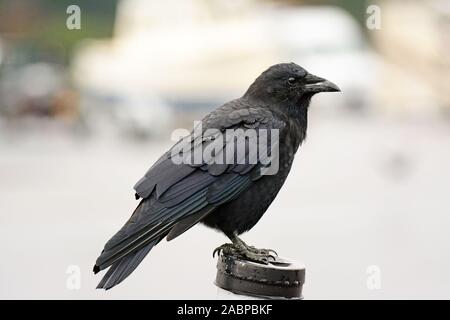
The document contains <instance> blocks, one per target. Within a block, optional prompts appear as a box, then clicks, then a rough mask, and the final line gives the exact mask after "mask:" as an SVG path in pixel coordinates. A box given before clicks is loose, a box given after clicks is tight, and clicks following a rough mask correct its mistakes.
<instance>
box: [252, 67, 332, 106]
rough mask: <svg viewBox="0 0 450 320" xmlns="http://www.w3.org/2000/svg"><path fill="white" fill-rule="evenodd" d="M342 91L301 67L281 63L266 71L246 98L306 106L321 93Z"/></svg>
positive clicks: (257, 79)
mask: <svg viewBox="0 0 450 320" xmlns="http://www.w3.org/2000/svg"><path fill="white" fill-rule="evenodd" d="M334 91H341V90H340V89H339V87H338V86H337V85H335V84H334V83H332V82H330V81H328V80H326V79H324V78H320V77H318V76H315V75H313V74H311V73H309V72H308V71H306V70H305V69H303V68H302V67H300V66H299V65H297V64H295V63H293V62H291V63H280V64H276V65H273V66H271V67H270V68H269V69H267V70H266V71H264V72H263V73H262V74H261V75H260V76H259V77H258V78H256V80H255V81H254V82H253V83H252V85H251V86H250V87H249V89H248V90H247V92H246V93H245V96H247V97H250V98H255V99H260V100H263V101H268V102H271V103H276V104H278V103H288V104H291V105H292V104H294V105H304V103H302V102H303V101H307V102H308V103H309V100H310V99H311V97H312V96H313V95H315V94H316V93H319V92H334Z"/></svg>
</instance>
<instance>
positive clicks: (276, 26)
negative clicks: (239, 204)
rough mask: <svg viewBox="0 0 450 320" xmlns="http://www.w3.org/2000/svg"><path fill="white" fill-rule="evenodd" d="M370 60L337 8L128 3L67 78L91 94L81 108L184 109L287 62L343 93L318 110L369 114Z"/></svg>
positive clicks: (81, 52) (208, 104) (230, 92)
mask: <svg viewBox="0 0 450 320" xmlns="http://www.w3.org/2000/svg"><path fill="white" fill-rule="evenodd" d="M311 30H314V32H311ZM375 60H376V58H375V57H374V55H373V54H371V53H370V50H368V48H367V47H366V44H365V42H364V37H363V35H362V34H361V31H360V30H359V26H358V24H357V22H356V21H355V20H354V19H353V18H352V17H351V16H350V15H349V14H348V13H346V12H345V11H343V10H341V9H338V8H336V7H327V6H322V7H304V6H302V7H299V6H296V7H292V6H279V5H275V4H273V3H261V2H256V1H236V2H233V3H230V2H229V1H204V0H190V1H174V0H170V1H164V2H161V1H154V0H150V1H143V0H126V1H121V2H120V3H119V6H118V9H117V19H116V25H115V34H114V37H113V39H112V40H111V41H92V40H90V41H86V42H85V43H84V44H82V45H80V47H79V49H78V51H77V52H76V54H75V58H74V61H73V76H74V80H75V83H76V85H77V87H78V88H80V90H81V94H82V95H83V92H84V93H86V92H89V93H93V94H90V95H89V97H90V98H92V97H95V99H88V96H86V95H84V101H85V105H86V106H87V108H88V109H89V108H96V105H103V104H104V101H108V100H111V98H112V97H114V98H113V100H119V101H128V100H131V101H136V100H139V101H146V100H157V101H163V102H165V104H167V109H170V108H174V109H178V110H179V111H192V110H195V109H199V108H208V109H211V108H213V107H215V106H217V105H219V104H220V103H223V102H225V101H228V100H230V99H233V98H236V97H239V96H240V95H242V94H243V92H244V90H246V88H247V87H248V86H249V84H250V83H251V82H252V81H253V80H254V78H255V77H256V76H258V75H259V74H260V73H261V71H262V70H264V69H266V68H267V67H268V66H270V65H272V64H275V63H280V62H286V61H294V62H296V63H298V64H300V65H302V66H304V67H305V68H306V69H307V70H310V71H311V72H313V73H315V74H319V75H323V76H326V77H327V78H328V79H332V80H333V81H334V82H336V83H338V84H339V86H340V87H341V88H342V90H343V91H344V96H343V98H341V99H336V98H331V97H324V98H323V99H322V98H321V99H320V100H319V99H318V100H317V104H319V105H323V106H326V107H328V106H331V107H332V109H339V107H350V108H352V109H357V108H367V107H369V102H370V101H371V92H372V90H371V89H372V86H373V85H374V77H375V75H374V72H373V68H374V63H375V62H374V61H375ZM332 99H333V100H332ZM121 107H124V108H126V106H125V105H123V104H121ZM148 108H152V105H151V104H148ZM328 109H330V108H328ZM135 111H137V110H136V109H134V108H127V109H124V110H118V109H117V110H116V112H119V113H120V114H122V115H123V114H124V113H128V112H129V113H133V112H135ZM139 112H140V111H139ZM137 117H138V116H137V114H136V115H133V116H130V118H137ZM166 123H167V124H169V122H166ZM149 129H150V128H149Z"/></svg>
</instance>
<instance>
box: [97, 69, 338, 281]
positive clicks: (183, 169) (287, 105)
mask: <svg viewBox="0 0 450 320" xmlns="http://www.w3.org/2000/svg"><path fill="white" fill-rule="evenodd" d="M327 91H328V92H332V91H340V89H339V88H338V87H337V86H336V85H335V84H333V83H331V82H330V81H327V80H326V79H323V78H320V77H317V76H315V75H313V74H311V73H308V72H307V71H306V70H305V69H303V68H302V67H300V66H298V65H297V64H295V63H292V62H291V63H281V64H276V65H273V66H271V67H270V68H269V69H267V70H266V71H264V72H263V73H262V74H261V75H260V76H259V77H258V78H257V79H256V80H255V81H254V82H253V84H251V85H250V87H249V88H248V90H247V91H246V92H245V94H244V95H243V96H242V97H241V98H239V99H236V100H232V101H230V102H228V103H226V104H224V105H222V106H221V107H219V108H217V109H216V110H214V111H212V112H211V113H209V114H208V115H206V117H205V118H203V120H202V121H201V123H200V125H201V129H200V131H201V133H202V134H201V135H197V136H196V134H195V129H194V131H193V133H191V135H190V136H188V137H187V138H185V139H183V142H181V141H180V142H179V143H177V144H175V146H174V147H173V148H172V149H171V150H169V151H168V152H166V153H165V154H164V155H163V156H162V157H161V158H159V160H158V161H157V162H156V163H155V164H154V165H153V166H152V167H151V168H150V169H149V170H148V171H147V173H146V174H145V175H144V177H143V178H142V179H141V180H139V181H138V182H137V184H136V185H135V186H134V189H135V191H136V199H140V198H141V201H140V203H139V205H138V206H137V208H136V209H135V210H134V212H133V214H132V215H131V217H130V219H129V220H128V221H127V222H126V223H125V225H124V226H123V227H122V228H121V229H120V230H119V231H118V232H117V233H116V234H115V235H114V236H113V237H112V238H111V239H110V240H109V241H108V242H107V243H106V245H105V247H104V249H103V251H102V253H101V255H100V256H99V257H98V259H97V261H96V264H95V266H94V273H97V272H99V271H101V270H104V269H106V268H108V267H109V270H108V271H107V273H106V274H105V276H104V277H103V279H102V280H101V281H100V283H99V284H98V286H97V288H103V289H110V288H112V287H114V286H115V285H117V284H119V283H120V282H122V281H123V280H124V279H125V278H126V277H127V276H128V275H130V274H131V273H132V272H133V271H134V270H135V269H136V267H137V266H138V265H139V263H140V262H141V261H142V260H143V259H144V257H145V256H146V255H147V254H148V253H149V251H150V250H151V249H152V248H153V247H154V246H155V245H156V244H158V243H159V242H160V241H161V240H162V239H163V238H165V237H166V238H167V240H172V239H173V238H175V237H177V236H179V235H180V234H182V233H183V232H185V231H186V230H188V229H189V228H191V227H192V226H194V225H195V224H197V223H198V222H201V223H204V224H205V225H207V226H209V227H212V228H215V229H218V230H220V231H222V232H223V233H224V234H225V235H226V236H227V237H228V238H229V239H230V240H231V241H232V243H230V244H225V245H222V246H220V247H219V248H217V249H216V250H215V251H214V252H217V251H219V252H220V251H222V252H225V251H231V252H234V253H238V254H239V255H240V256H242V257H244V258H247V259H249V260H252V261H255V262H260V263H267V262H268V259H269V258H270V257H271V256H272V252H273V251H272V250H268V249H257V248H255V247H252V246H249V245H247V244H245V243H244V242H243V241H242V240H241V239H240V238H239V237H238V235H240V234H242V233H243V232H246V231H248V230H250V229H251V228H252V227H253V226H254V225H255V224H256V223H257V222H258V220H259V219H260V218H261V217H262V215H263V214H264V212H265V211H266V210H267V208H268V207H269V206H270V204H271V203H272V201H273V200H274V199H275V197H276V195H277V194H278V191H279V190H280V189H281V187H282V186H283V184H284V182H285V180H286V177H287V175H288V174H289V171H290V169H291V166H292V162H293V160H294V155H295V153H296V151H297V149H298V147H299V146H300V144H301V143H302V142H303V140H304V139H305V137H306V128H307V113H308V107H309V104H310V101H311V97H312V96H313V95H314V94H316V93H319V92H327ZM228 130H234V132H240V133H239V134H240V135H242V134H244V135H245V133H246V132H247V131H250V130H252V131H253V132H255V133H256V136H257V138H258V139H260V138H261V137H262V133H263V132H265V133H267V132H268V131H271V130H276V132H277V135H276V136H275V137H272V136H271V138H270V139H268V138H267V137H266V139H265V140H266V141H267V143H266V147H267V149H268V152H267V153H265V154H263V155H261V153H260V152H258V153H257V154H256V153H255V152H252V147H254V144H255V142H254V141H255V140H251V139H248V136H245V137H244V139H238V138H239V137H237V138H236V137H232V138H231V139H228V138H225V140H224V139H219V135H220V134H222V133H224V132H225V131H228ZM239 134H237V136H239ZM235 138H236V139H235ZM219 140H222V144H223V145H222V146H221V147H219V148H217V145H215V146H214V148H213V149H214V150H213V151H212V152H210V155H211V156H210V157H209V158H208V159H205V158H202V159H200V161H192V154H193V153H195V150H194V149H195V146H197V147H198V146H201V147H204V149H203V150H205V149H206V148H208V146H210V147H211V145H212V144H214V142H215V141H219ZM236 140H239V141H240V142H238V143H234V145H233V147H232V148H230V149H228V148H227V147H228V145H232V142H235V141H236ZM261 140H263V139H261ZM269 140H270V141H269ZM258 141H259V140H258ZM186 146H188V147H187V148H185V147H186ZM192 146H194V147H192ZM181 147H183V148H184V149H183V150H186V149H187V150H188V151H190V152H187V154H188V156H185V155H184V154H183V155H182V156H181V159H185V160H187V161H174V159H175V156H179V155H180V154H182V152H180V151H179V149H180V150H181ZM189 148H191V149H189ZM175 149H176V150H175ZM210 149H211V148H210ZM253 149H254V148H253ZM174 150H175V151H174ZM225 150H227V152H225ZM239 150H244V151H243V152H242V153H241V156H239ZM231 151H233V152H231ZM235 151H236V152H235ZM275 151H276V152H275ZM242 154H243V155H244V158H245V160H244V161H238V160H242V159H238V158H239V157H242ZM255 154H256V155H255ZM227 155H231V156H229V157H228V156H227ZM275 155H276V158H277V159H276V161H277V162H278V166H277V168H276V169H277V170H276V172H272V173H269V174H266V173H265V171H264V170H265V169H267V168H268V166H269V164H272V163H273V162H274V161H275V160H274V158H275ZM183 157H184V158H183ZM220 157H222V160H223V157H225V158H226V160H227V161H215V160H218V158H220ZM194 158H195V154H194ZM179 159H180V157H179V158H178V160H179ZM268 159H269V161H267V160H268ZM251 160H253V161H251Z"/></svg>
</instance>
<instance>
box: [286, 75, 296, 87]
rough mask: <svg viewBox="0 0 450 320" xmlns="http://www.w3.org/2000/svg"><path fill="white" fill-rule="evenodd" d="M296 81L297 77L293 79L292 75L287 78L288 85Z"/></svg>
mask: <svg viewBox="0 0 450 320" xmlns="http://www.w3.org/2000/svg"><path fill="white" fill-rule="evenodd" d="M296 81H297V79H295V78H294V77H290V78H289V79H288V80H287V82H288V83H289V84H290V85H293V84H295V82H296Z"/></svg>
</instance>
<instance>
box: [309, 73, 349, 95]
mask: <svg viewBox="0 0 450 320" xmlns="http://www.w3.org/2000/svg"><path fill="white" fill-rule="evenodd" d="M305 80H306V85H305V86H304V89H305V92H311V93H318V92H336V91H341V89H339V87H338V86H337V85H335V84H334V83H333V82H331V81H328V80H327V79H324V78H321V77H318V76H315V75H313V74H310V73H309V74H308V75H307V76H306V78H305Z"/></svg>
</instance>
